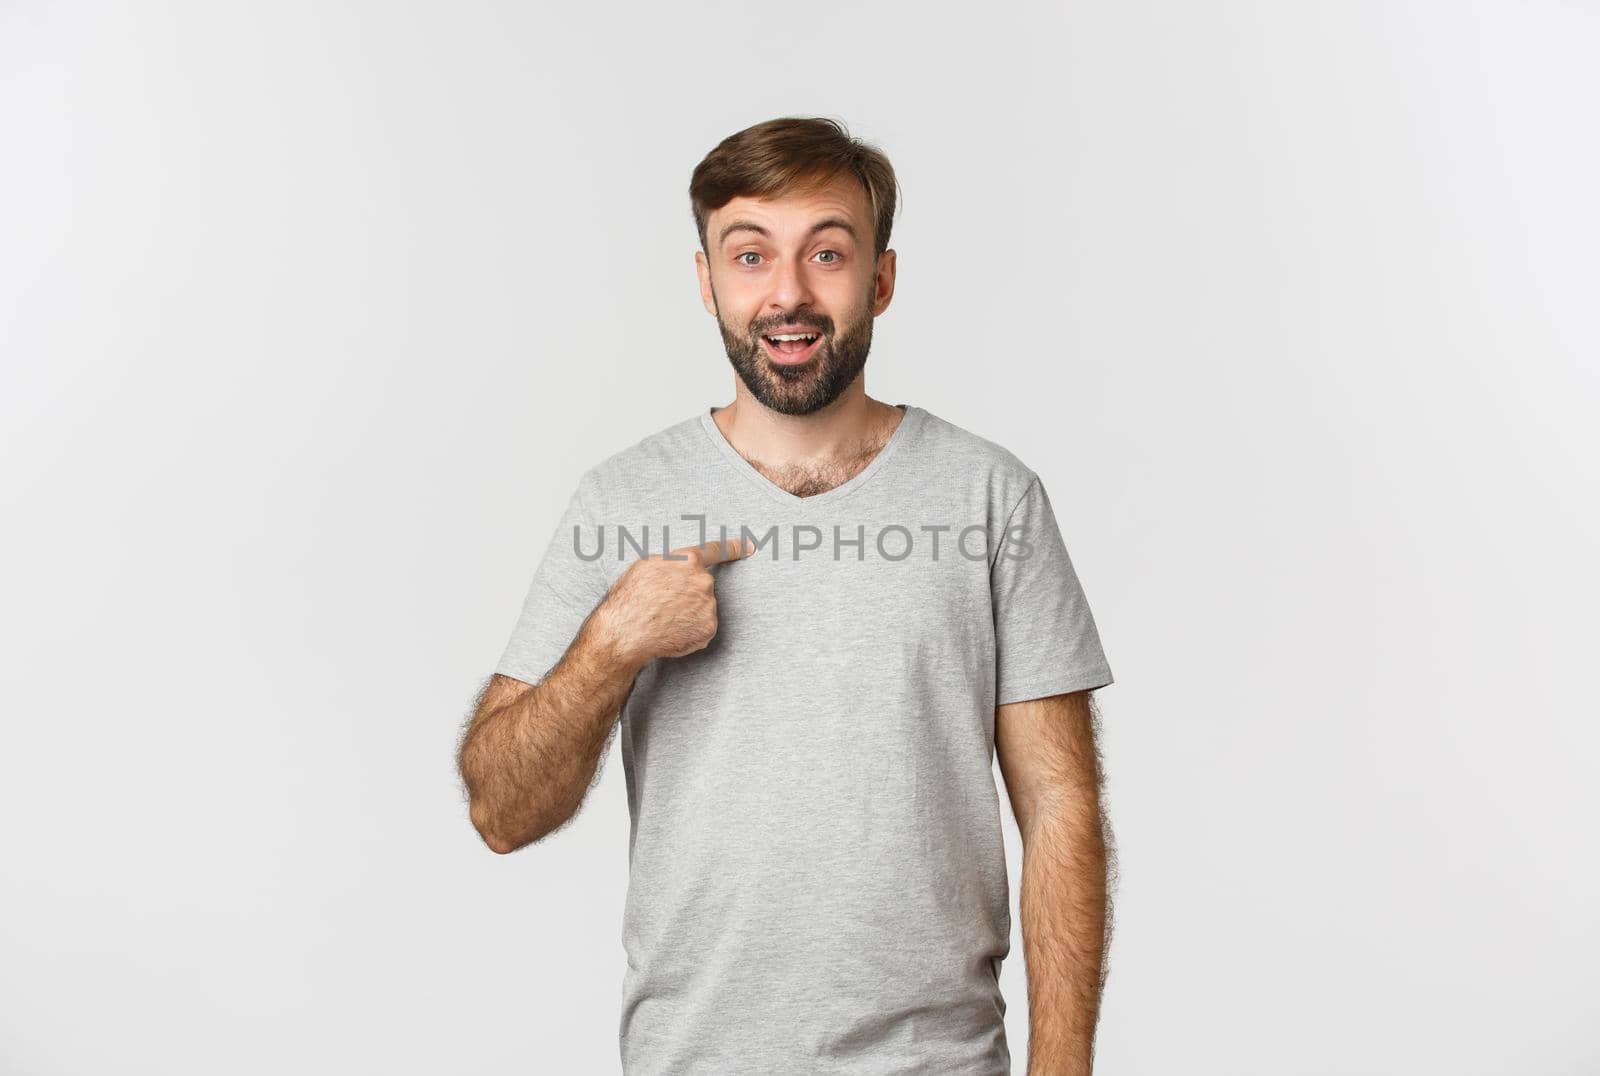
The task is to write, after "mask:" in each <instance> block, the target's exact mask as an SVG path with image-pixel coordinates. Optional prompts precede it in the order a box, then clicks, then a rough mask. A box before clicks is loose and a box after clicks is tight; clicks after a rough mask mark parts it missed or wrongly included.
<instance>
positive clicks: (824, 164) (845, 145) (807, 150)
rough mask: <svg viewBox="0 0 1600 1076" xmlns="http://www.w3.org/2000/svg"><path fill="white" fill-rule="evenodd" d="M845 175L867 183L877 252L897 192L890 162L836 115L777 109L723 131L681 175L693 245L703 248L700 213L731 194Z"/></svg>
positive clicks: (768, 191)
mask: <svg viewBox="0 0 1600 1076" xmlns="http://www.w3.org/2000/svg"><path fill="white" fill-rule="evenodd" d="M845 175H853V176H855V177H856V178H857V179H859V180H860V181H861V184H862V186H864V187H865V188H866V190H867V203H868V205H870V206H871V207H872V216H873V220H874V227H873V251H872V254H873V257H877V256H878V255H880V254H882V253H883V252H884V251H885V250H887V249H888V248H889V229H890V227H891V226H892V225H893V223H894V208H895V204H896V202H897V201H898V194H899V184H898V183H897V182H896V180H895V177H894V168H893V167H891V166H890V164H889V158H888V157H886V156H884V155H883V152H882V151H881V150H879V149H878V148H877V147H876V146H872V145H869V144H868V143H866V142H863V141H861V140H860V139H858V138H851V137H850V134H849V132H848V131H846V130H845V127H844V124H842V123H840V122H839V121H837V120H833V119H828V118H826V117H821V116H816V117H800V116H783V117H780V118H778V119H774V120H767V121H765V122H763V123H758V124H756V125H755V126H754V127H746V128H745V129H744V130H742V131H740V132H738V133H737V134H731V135H729V136H728V137H727V138H724V139H723V140H722V141H721V142H718V143H717V145H716V148H715V149H713V150H712V151H711V152H710V153H708V154H706V156H705V159H704V160H702V161H701V162H700V163H699V164H698V165H696V166H695V169H694V175H693V176H691V177H690V179H689V204H690V206H691V207H692V208H693V210H694V227H695V231H696V232H698V233H699V235H700V249H701V250H703V251H705V252H706V253H708V254H709V253H710V249H709V248H708V247H707V246H706V220H707V218H709V217H710V216H711V212H712V210H715V209H721V208H722V207H723V206H725V205H727V204H728V203H729V202H731V201H733V199H735V198H738V197H741V196H743V197H747V198H771V197H775V196H777V195H780V194H785V193H790V192H795V193H806V192H809V191H812V190H816V189H818V188H820V187H824V186H826V185H827V184H829V183H830V182H832V181H833V180H834V179H836V178H838V177H840V176H845Z"/></svg>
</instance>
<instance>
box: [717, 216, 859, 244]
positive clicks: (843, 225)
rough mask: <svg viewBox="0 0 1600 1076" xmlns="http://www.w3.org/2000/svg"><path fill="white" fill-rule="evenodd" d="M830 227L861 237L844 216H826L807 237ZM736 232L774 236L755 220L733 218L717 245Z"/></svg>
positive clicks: (719, 237)
mask: <svg viewBox="0 0 1600 1076" xmlns="http://www.w3.org/2000/svg"><path fill="white" fill-rule="evenodd" d="M829 228H838V229H840V230H842V231H843V232H844V233H845V234H846V235H848V236H849V237H850V238H851V239H857V240H858V239H860V236H858V235H857V234H856V229H855V225H853V224H851V223H850V222H849V221H847V220H845V219H844V218H843V217H824V218H823V219H822V220H819V221H817V223H815V224H813V225H812V226H811V230H810V231H808V232H807V233H806V237H807V238H808V239H809V238H810V237H811V236H813V235H816V234H817V233H818V232H825V231H827V230H828V229H829ZM734 232H755V233H756V234H757V235H760V236H763V237H765V238H768V239H770V238H771V237H772V233H771V232H769V231H767V229H765V228H763V227H762V226H761V225H759V224H757V223H756V222H755V221H752V220H733V221H729V222H728V223H727V224H725V225H723V228H722V231H721V232H720V233H718V235H717V245H718V246H724V245H726V244H727V242H728V236H730V235H732V234H733V233H734Z"/></svg>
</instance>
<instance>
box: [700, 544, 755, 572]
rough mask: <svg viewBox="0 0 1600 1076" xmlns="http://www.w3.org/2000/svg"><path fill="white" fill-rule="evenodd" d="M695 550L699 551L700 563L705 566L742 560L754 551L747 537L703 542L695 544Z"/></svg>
mask: <svg viewBox="0 0 1600 1076" xmlns="http://www.w3.org/2000/svg"><path fill="white" fill-rule="evenodd" d="M695 550H696V551H697V552H698V553H699V556H700V563H701V564H702V565H705V566H707V567H709V566H710V565H713V564H721V563H723V562H724V561H730V560H742V559H743V558H745V557H748V556H749V555H750V554H751V553H753V552H754V551H755V550H754V547H753V546H752V545H751V543H750V540H749V539H748V538H729V539H728V540H727V541H726V542H723V541H711V542H704V543H702V544H700V545H698V546H696V547H695Z"/></svg>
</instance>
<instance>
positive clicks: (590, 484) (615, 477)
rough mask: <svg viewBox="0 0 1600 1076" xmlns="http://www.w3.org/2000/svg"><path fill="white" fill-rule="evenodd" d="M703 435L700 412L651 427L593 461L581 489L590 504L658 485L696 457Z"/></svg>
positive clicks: (667, 482)
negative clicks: (634, 438) (665, 424)
mask: <svg viewBox="0 0 1600 1076" xmlns="http://www.w3.org/2000/svg"><path fill="white" fill-rule="evenodd" d="M704 437H705V433H704V431H703V430H702V429H701V425H700V416H699V414H698V413H696V414H694V415H690V416H689V417H688V418H683V419H679V420H677V421H675V422H673V423H671V424H670V425H667V426H662V427H660V428H659V429H656V430H652V431H651V432H649V433H647V434H645V435H644V436H643V437H640V438H639V439H637V440H636V441H634V442H633V443H632V444H629V445H626V446H624V447H623V448H619V449H617V450H615V451H613V452H611V453H610V454H609V455H606V456H604V457H603V458H602V459H600V460H599V461H598V462H597V463H594V464H591V465H590V466H589V467H588V469H586V470H585V471H584V472H583V474H582V475H581V476H580V478H579V480H578V492H579V494H580V496H582V497H583V498H584V500H585V501H588V502H589V503H591V504H610V503H614V502H616V501H617V500H619V499H621V500H624V501H626V500H628V499H629V498H631V497H632V496H634V495H635V494H636V493H637V492H638V491H642V490H651V489H659V488H661V487H662V486H663V485H664V484H670V483H672V482H673V481H674V480H675V479H676V478H677V477H678V475H677V472H678V471H679V470H681V469H682V468H683V467H684V465H685V461H686V460H691V459H693V458H695V454H696V452H697V451H698V450H699V449H700V447H701V446H700V445H699V444H698V443H697V442H698V440H700V439H703V438H704Z"/></svg>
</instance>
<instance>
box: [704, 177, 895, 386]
mask: <svg viewBox="0 0 1600 1076" xmlns="http://www.w3.org/2000/svg"><path fill="white" fill-rule="evenodd" d="M872 236H873V221H872V219H871V207H870V206H869V204H868V202H867V192H866V190H865V188H863V187H862V185H861V183H860V182H859V181H857V180H856V179H854V178H853V177H845V178H842V179H839V180H836V181H835V182H834V183H832V184H831V185H829V186H827V187H825V188H822V189H821V190H819V191H816V192H813V193H808V194H792V195H789V194H786V195H782V196H780V197H777V198H763V199H757V198H744V197H740V198H735V199H733V200H732V201H731V202H729V203H728V204H727V205H725V206H723V207H722V208H721V209H717V210H714V211H713V212H712V213H711V215H710V217H709V219H708V220H707V222H706V246H707V248H708V249H709V251H710V254H709V257H708V256H707V255H706V253H704V252H701V251H696V252H695V265H696V268H697V271H698V273H699V275H700V295H701V298H702V300H703V301H704V302H705V304H706V309H707V310H708V311H710V312H711V313H712V314H713V315H714V316H715V317H716V319H717V326H718V329H719V330H720V331H721V333H722V343H723V346H724V347H725V348H726V349H727V352H728V361H729V362H731V363H732V364H733V368H734V369H735V370H736V371H738V374H739V378H740V380H742V381H743V382H744V384H745V387H746V388H748V389H749V390H750V393H751V395H753V396H754V397H755V398H756V399H757V400H759V401H760V402H761V403H762V405H763V406H765V407H768V408H771V409H772V410H774V411H778V412H781V413H783V414H786V415H808V414H810V413H811V412H813V411H816V410H818V409H819V408H822V407H826V406H827V405H828V404H830V403H832V402H833V401H834V400H835V399H837V398H838V396H839V394H840V393H842V392H843V391H844V390H845V389H847V388H849V387H850V384H851V383H852V382H854V381H855V379H856V378H857V377H858V376H859V375H860V374H861V370H862V367H864V366H865V365H866V362H867V352H868V350H870V348H871V346H872V321H873V318H875V317H876V316H877V315H878V314H880V313H882V312H883V310H884V308H886V307H887V306H888V305H889V299H890V297H891V296H892V295H893V293H894V259H895V254H894V251H893V250H886V251H884V252H883V255H882V257H880V258H877V259H874V258H873V254H872ZM796 333H804V334H814V335H815V337H816V339H815V340H814V341H809V342H808V341H803V340H802V341H798V342H777V341H774V340H772V339H771V337H772V336H773V335H774V334H778V335H793V334H796Z"/></svg>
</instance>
